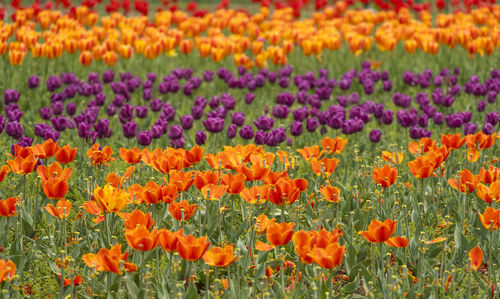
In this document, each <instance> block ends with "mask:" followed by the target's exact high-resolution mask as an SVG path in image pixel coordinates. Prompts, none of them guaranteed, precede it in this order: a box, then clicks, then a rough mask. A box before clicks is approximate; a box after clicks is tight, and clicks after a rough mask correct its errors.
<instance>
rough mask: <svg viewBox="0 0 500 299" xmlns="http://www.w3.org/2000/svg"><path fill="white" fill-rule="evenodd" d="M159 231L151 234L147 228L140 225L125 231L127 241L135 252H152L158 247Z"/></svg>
mask: <svg viewBox="0 0 500 299" xmlns="http://www.w3.org/2000/svg"><path fill="white" fill-rule="evenodd" d="M158 236H159V234H158V230H156V229H154V230H153V231H151V232H149V230H148V229H147V227H146V226H144V225H142V224H139V225H137V226H136V227H135V228H133V229H127V230H126V231H125V239H127V243H128V245H130V247H132V248H134V249H135V250H140V251H150V250H153V249H155V248H156V246H158V242H159V239H158Z"/></svg>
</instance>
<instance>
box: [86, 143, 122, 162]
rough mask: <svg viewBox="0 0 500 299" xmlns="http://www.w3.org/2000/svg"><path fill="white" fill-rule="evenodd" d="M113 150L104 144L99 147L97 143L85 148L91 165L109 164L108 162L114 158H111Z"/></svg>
mask: <svg viewBox="0 0 500 299" xmlns="http://www.w3.org/2000/svg"><path fill="white" fill-rule="evenodd" d="M112 154H113V150H112V149H111V148H110V147H109V146H105V147H104V148H103V149H100V146H99V144H98V143H96V144H94V145H93V146H92V147H91V148H89V149H88V150H87V157H88V158H89V160H90V164H91V165H92V166H95V165H109V162H111V161H114V160H116V158H112V157H111V155H112Z"/></svg>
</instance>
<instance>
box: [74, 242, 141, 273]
mask: <svg viewBox="0 0 500 299" xmlns="http://www.w3.org/2000/svg"><path fill="white" fill-rule="evenodd" d="M121 248H122V246H121V244H116V245H114V246H113V247H111V248H110V249H107V248H102V249H101V250H99V252H98V253H97V254H93V253H87V254H84V255H83V256H82V260H83V261H84V262H85V264H86V265H87V267H89V268H94V269H95V270H96V271H102V272H113V273H116V274H120V275H121V274H123V270H125V271H127V272H135V271H137V265H135V264H133V263H128V262H126V260H127V258H128V252H127V251H126V252H125V253H123V254H122V253H121Z"/></svg>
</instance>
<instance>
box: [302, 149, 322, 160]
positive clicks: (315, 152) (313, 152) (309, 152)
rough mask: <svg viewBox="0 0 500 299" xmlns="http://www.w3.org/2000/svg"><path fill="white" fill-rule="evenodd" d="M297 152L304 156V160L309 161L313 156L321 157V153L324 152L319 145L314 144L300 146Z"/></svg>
mask: <svg viewBox="0 0 500 299" xmlns="http://www.w3.org/2000/svg"><path fill="white" fill-rule="evenodd" d="M297 152H299V154H300V155H301V156H302V158H304V160H306V161H309V160H311V159H313V158H315V159H319V157H321V155H322V154H323V151H320V150H319V146H318V145H313V146H311V147H304V148H299V149H297Z"/></svg>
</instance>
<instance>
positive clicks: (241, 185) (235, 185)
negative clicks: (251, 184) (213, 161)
mask: <svg viewBox="0 0 500 299" xmlns="http://www.w3.org/2000/svg"><path fill="white" fill-rule="evenodd" d="M245 178H246V177H245V175H244V174H242V173H238V174H236V175H234V174H231V173H228V174H223V175H222V183H223V184H224V185H226V186H227V190H226V191H227V192H228V193H230V194H240V192H241V191H242V190H243V189H245Z"/></svg>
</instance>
